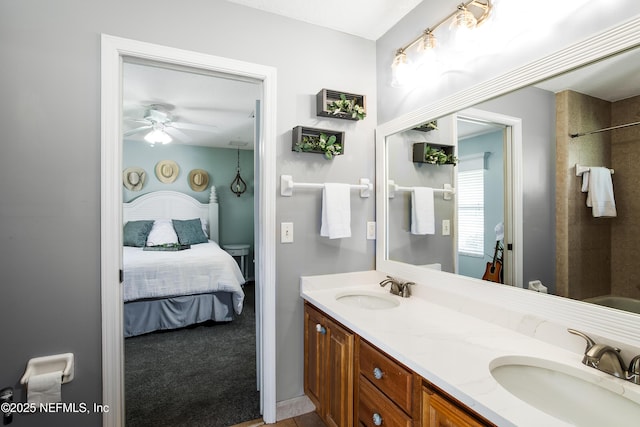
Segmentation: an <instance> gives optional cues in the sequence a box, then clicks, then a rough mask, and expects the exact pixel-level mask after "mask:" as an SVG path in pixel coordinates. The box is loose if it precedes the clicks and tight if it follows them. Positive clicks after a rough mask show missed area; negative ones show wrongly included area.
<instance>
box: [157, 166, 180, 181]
mask: <svg viewBox="0 0 640 427" xmlns="http://www.w3.org/2000/svg"><path fill="white" fill-rule="evenodd" d="M179 172H180V167H179V166H178V164H177V163H176V162H174V161H173V160H160V161H159V162H158V163H157V164H156V177H157V178H158V180H160V182H163V183H165V184H170V183H172V182H173V181H175V180H176V178H178V173H179Z"/></svg>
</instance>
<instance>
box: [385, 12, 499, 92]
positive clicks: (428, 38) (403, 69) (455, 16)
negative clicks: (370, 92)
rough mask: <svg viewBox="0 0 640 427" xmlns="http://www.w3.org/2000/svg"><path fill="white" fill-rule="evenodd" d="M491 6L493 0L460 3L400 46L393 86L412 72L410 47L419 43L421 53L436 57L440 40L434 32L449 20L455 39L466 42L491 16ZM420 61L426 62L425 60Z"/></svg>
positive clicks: (396, 56)
mask: <svg viewBox="0 0 640 427" xmlns="http://www.w3.org/2000/svg"><path fill="white" fill-rule="evenodd" d="M491 8H492V4H491V0H467V1H465V2H464V3H461V4H460V5H458V7H457V8H456V10H455V11H453V12H452V13H450V14H449V15H448V16H447V17H445V18H444V19H442V20H440V21H439V22H438V23H436V24H435V25H434V26H432V27H429V28H427V29H426V30H424V31H423V32H422V34H420V36H418V37H416V38H415V39H413V40H411V41H410V42H409V43H407V44H406V45H405V46H403V47H401V48H399V49H398V50H397V51H396V55H395V57H394V59H393V63H392V64H391V68H392V74H393V81H392V86H400V85H402V84H403V83H404V82H406V80H407V77H409V75H410V74H411V63H410V60H409V59H408V58H407V52H408V51H409V49H411V48H412V47H414V46H416V45H417V50H418V52H419V53H422V54H423V55H428V56H431V57H435V50H436V48H437V45H438V41H437V38H436V36H435V34H434V33H435V31H436V30H437V29H438V28H440V27H441V26H442V25H443V24H445V23H446V22H449V21H451V24H450V26H449V27H450V29H451V30H452V31H454V32H455V34H454V35H455V39H456V40H457V41H458V42H461V43H465V42H466V41H468V40H469V38H470V37H472V36H473V34H472V33H473V30H474V29H475V28H476V27H477V26H479V25H480V24H482V23H483V22H484V21H485V20H486V18H487V17H488V16H489V14H490V13H491ZM429 60H430V61H433V60H434V59H433V58H430V59H429ZM420 62H421V63H424V60H423V61H420ZM424 65H428V64H424Z"/></svg>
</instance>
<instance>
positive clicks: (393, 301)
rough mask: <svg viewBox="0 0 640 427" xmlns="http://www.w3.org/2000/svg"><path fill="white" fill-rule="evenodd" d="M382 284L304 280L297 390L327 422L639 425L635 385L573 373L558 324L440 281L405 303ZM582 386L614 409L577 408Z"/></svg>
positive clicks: (575, 354) (573, 353)
mask: <svg viewBox="0 0 640 427" xmlns="http://www.w3.org/2000/svg"><path fill="white" fill-rule="evenodd" d="M385 278H386V274H385V273H383V272H379V271H367V272H356V273H345V274H333V275H322V276H308V277H302V278H301V296H302V298H303V299H304V301H305V302H304V305H305V393H306V394H307V395H308V396H309V397H310V398H311V399H312V401H313V402H314V404H315V405H316V408H317V411H318V413H319V414H320V416H321V417H322V418H323V420H324V421H325V422H326V423H327V425H336V426H337V425H339V426H351V425H371V426H373V425H387V426H418V425H421V426H436V425H453V426H484V425H489V426H491V425H498V426H541V425H544V426H569V425H622V426H623V425H629V422H631V421H630V420H637V419H638V418H637V417H639V416H640V386H638V385H636V384H632V383H630V382H628V381H624V380H622V379H619V378H614V377H612V376H610V375H607V374H605V373H603V372H600V371H597V370H595V369H593V368H589V367H587V366H584V365H582V364H581V360H582V351H583V349H584V341H583V340H581V339H580V338H579V337H575V336H573V335H571V334H569V333H568V332H566V327H565V326H564V325H561V324H559V323H556V322H552V321H545V320H542V319H539V318H536V317H535V316H532V315H530V314H527V313H525V312H520V313H519V312H517V311H515V310H513V309H512V308H511V307H506V308H505V307H500V306H497V305H492V304H491V303H489V302H487V301H482V300H480V299H475V298H474V299H465V298H464V296H463V295H461V294H456V293H454V292H449V290H448V289H447V287H446V285H442V284H441V285H437V284H429V283H421V282H416V285H415V286H413V287H412V291H413V295H412V296H411V297H410V298H402V297H400V296H396V295H391V294H390V293H389V291H388V290H387V289H384V288H381V287H380V285H379V283H380V282H381V281H382V280H384V279H385ZM485 286H494V285H490V284H487V285H485ZM490 289H492V288H487V291H489V290H490ZM532 373H533V374H532ZM530 374H531V375H530ZM539 374H542V375H548V377H547V378H546V380H545V379H543V380H542V383H541V384H543V385H540V384H538V382H537V381H538V379H539V378H538V375H539ZM565 377H566V378H565ZM549 379H550V381H551V384H553V383H554V382H555V381H557V382H558V385H559V389H558V390H555V387H553V386H550V383H549V381H547V380H549ZM545 381H547V382H545ZM523 383H525V384H524V385H526V387H519V385H522V384H523ZM522 388H524V389H527V390H529V391H531V392H532V393H533V396H525V395H522V394H521V391H522V390H520V389H522ZM591 389H594V391H595V392H596V393H601V394H603V396H602V397H600V396H598V397H595V398H596V399H602V398H605V399H610V401H611V402H612V403H611V405H618V404H620V405H621V406H620V407H619V409H616V410H609V409H605V410H604V411H602V409H600V411H601V412H597V411H598V408H592V407H591V406H594V405H584V399H583V398H584V397H585V396H586V395H587V394H588V393H590V392H591ZM538 392H539V393H538ZM558 393H560V395H558ZM562 393H564V394H562ZM578 395H579V396H580V398H579V399H577V400H578V401H579V402H582V403H580V405H581V408H580V409H581V410H580V411H576V410H575V408H574V407H572V402H571V399H570V397H572V396H578ZM545 396H546V397H545ZM538 397H539V399H538ZM604 407H605V408H607V406H606V405H604ZM611 407H612V406H608V408H611ZM590 411H593V412H590ZM616 416H618V417H619V418H618V419H615V417H616ZM599 417H600V418H599ZM585 418H586V419H585ZM603 421H604V422H605V424H602V423H603ZM625 422H626V424H625Z"/></svg>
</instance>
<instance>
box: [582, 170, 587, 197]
mask: <svg viewBox="0 0 640 427" xmlns="http://www.w3.org/2000/svg"><path fill="white" fill-rule="evenodd" d="M581 191H582V192H583V193H586V192H588V191H589V171H586V172H583V173H582V189H581Z"/></svg>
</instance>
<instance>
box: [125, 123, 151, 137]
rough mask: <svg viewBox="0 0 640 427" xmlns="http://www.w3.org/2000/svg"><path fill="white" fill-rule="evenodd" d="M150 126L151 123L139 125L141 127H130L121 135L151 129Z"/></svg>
mask: <svg viewBox="0 0 640 427" xmlns="http://www.w3.org/2000/svg"><path fill="white" fill-rule="evenodd" d="M152 127H153V126H151V125H147V126H141V127H139V128H135V129H130V130H128V131H125V132H124V133H123V134H122V135H123V136H131V135H134V134H136V133H138V132H142V131H144V130H147V129H151V128H152Z"/></svg>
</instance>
